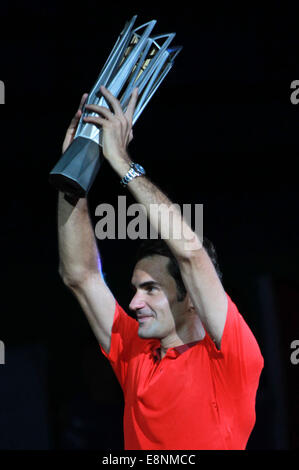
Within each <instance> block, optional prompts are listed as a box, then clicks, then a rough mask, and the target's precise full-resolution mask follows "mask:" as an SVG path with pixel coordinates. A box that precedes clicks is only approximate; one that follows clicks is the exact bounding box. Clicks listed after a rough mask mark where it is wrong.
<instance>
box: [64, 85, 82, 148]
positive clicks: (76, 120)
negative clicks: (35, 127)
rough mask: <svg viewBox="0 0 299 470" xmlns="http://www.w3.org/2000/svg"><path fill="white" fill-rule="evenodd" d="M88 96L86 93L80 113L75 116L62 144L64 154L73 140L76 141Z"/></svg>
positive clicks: (79, 109) (80, 106)
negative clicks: (77, 130)
mask: <svg viewBox="0 0 299 470" xmlns="http://www.w3.org/2000/svg"><path fill="white" fill-rule="evenodd" d="M87 96H88V93H84V94H83V95H82V98H81V101H80V105H79V108H78V111H77V112H76V114H75V116H74V117H73V119H72V120H71V122H70V125H69V127H68V130H67V131H66V134H65V138H64V141H63V144H62V153H64V152H65V151H66V149H67V148H68V147H69V146H70V145H71V143H72V142H73V139H74V137H75V133H76V129H77V126H78V123H79V120H80V117H81V115H82V109H83V106H84V103H85V101H86V98H87Z"/></svg>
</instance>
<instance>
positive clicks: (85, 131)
mask: <svg viewBox="0 0 299 470" xmlns="http://www.w3.org/2000/svg"><path fill="white" fill-rule="evenodd" d="M136 18H137V15H135V16H133V18H132V19H131V20H130V21H129V22H127V23H126V25H125V27H124V29H123V31H122V33H121V34H120V36H119V38H118V39H117V41H116V43H115V45H114V47H113V49H112V51H111V53H110V55H109V57H108V60H107V62H106V63H105V65H104V67H103V69H102V71H101V73H100V75H99V77H98V79H97V81H96V83H95V85H94V87H93V88H92V90H91V92H90V94H89V95H88V98H87V101H86V103H85V104H86V105H88V104H95V105H99V106H105V107H107V108H109V106H108V104H107V102H106V101H105V99H104V97H103V96H102V94H101V92H100V86H101V85H103V86H105V87H106V88H107V89H108V90H109V91H110V92H111V93H112V94H113V95H114V96H115V97H116V98H118V100H119V101H120V104H121V107H122V109H123V111H124V112H125V111H126V109H127V106H128V103H129V100H130V96H131V94H132V91H133V89H134V88H136V87H138V101H137V104H136V108H135V112H134V116H133V122H132V124H134V123H135V122H136V121H137V119H138V118H139V116H140V114H141V113H142V111H143V110H144V108H145V106H146V105H147V103H148V102H149V100H150V99H151V97H152V96H153V94H154V93H155V91H156V90H157V88H158V87H159V85H160V84H161V82H162V81H163V79H164V78H165V76H166V75H167V73H168V72H169V70H170V69H171V67H172V65H173V62H174V59H175V57H176V56H177V54H178V53H179V52H180V50H181V49H182V47H181V46H178V47H173V48H169V45H170V43H171V41H172V40H173V38H174V36H175V33H170V34H161V35H157V36H152V37H150V34H151V32H152V30H153V28H154V26H155V24H156V20H153V21H149V22H148V23H146V24H144V25H142V26H139V27H138V28H136V29H133V25H134V23H135V21H136ZM161 40H162V44H159V42H161ZM87 115H89V116H95V115H96V113H92V112H87V110H85V109H84V108H83V113H82V116H81V119H80V121H79V124H78V127H77V130H76V134H75V137H74V140H73V142H72V144H71V145H70V146H69V147H68V149H67V150H66V151H65V152H64V154H63V155H62V157H61V158H60V160H59V161H58V163H57V164H56V166H55V167H54V168H53V169H52V171H51V172H50V175H49V181H50V183H51V184H53V186H55V187H56V188H57V189H59V190H60V191H62V192H64V193H66V194H71V195H74V196H76V197H85V196H86V195H87V193H88V191H89V189H90V188H91V186H92V183H93V181H94V179H95V177H96V175H97V173H98V171H99V169H100V166H101V163H102V161H103V157H102V155H101V129H99V128H98V127H97V126H95V125H94V124H91V123H87V122H84V120H83V118H84V117H85V116H87Z"/></svg>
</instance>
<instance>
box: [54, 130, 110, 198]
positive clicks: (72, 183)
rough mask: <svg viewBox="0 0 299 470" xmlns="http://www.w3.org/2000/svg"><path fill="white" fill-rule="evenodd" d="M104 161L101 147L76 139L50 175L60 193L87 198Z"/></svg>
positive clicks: (91, 141)
mask: <svg viewBox="0 0 299 470" xmlns="http://www.w3.org/2000/svg"><path fill="white" fill-rule="evenodd" d="M102 161H103V156H102V153H101V149H100V146H99V145H98V144H97V143H96V142H94V141H93V140H91V139H86V138H84V137H76V138H75V139H74V140H73V142H72V143H71V145H70V146H69V147H68V148H67V150H66V151H65V152H64V154H63V155H62V157H61V158H60V160H59V161H58V163H57V164H56V165H55V167H54V168H53V170H52V171H51V172H50V175H49V182H50V183H51V184H52V185H53V186H54V187H55V188H56V189H58V190H59V191H61V192H63V193H65V194H70V195H73V196H76V197H85V196H86V195H87V193H88V191H89V189H90V187H91V186H92V183H93V181H94V179H95V177H96V175H97V173H98V171H99V169H100V166H101V164H102Z"/></svg>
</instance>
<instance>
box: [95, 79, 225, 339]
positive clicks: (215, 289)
mask: <svg viewBox="0 0 299 470" xmlns="http://www.w3.org/2000/svg"><path fill="white" fill-rule="evenodd" d="M102 93H103V95H104V96H105V98H106V100H107V101H108V102H109V103H110V105H111V107H112V109H113V112H111V111H110V110H108V109H107V108H103V107H99V106H94V105H90V106H89V108H90V109H91V110H92V111H95V112H97V113H98V114H99V117H97V116H93V117H87V118H86V121H88V122H93V123H95V124H97V125H99V126H102V128H103V134H104V142H105V144H106V147H105V149H104V156H105V157H106V158H107V160H108V161H109V162H110V164H111V166H112V168H113V169H114V170H115V171H116V172H117V173H118V175H119V177H120V179H121V178H123V177H124V175H125V174H126V173H127V171H128V170H129V168H130V163H131V159H130V156H129V154H128V153H127V150H126V146H125V145H124V136H126V135H127V134H128V129H129V128H130V122H131V120H132V116H133V112H134V106H135V103H136V101H137V93H136V91H135V92H134V93H133V95H132V98H131V101H130V104H129V106H128V110H127V112H126V113H123V112H122V110H121V107H120V104H119V102H118V100H117V99H116V98H115V97H114V96H113V95H112V94H111V93H110V92H109V91H108V90H106V89H104V88H102ZM128 189H129V190H130V191H131V193H132V194H133V196H134V197H135V199H136V200H137V201H138V202H139V203H140V204H142V205H143V206H144V207H145V209H146V213H147V215H148V217H149V220H150V223H151V225H152V226H153V227H154V228H155V229H156V231H157V232H159V233H160V234H161V236H162V237H163V238H165V241H166V243H167V244H168V246H169V248H170V249H171V251H172V252H173V254H174V255H175V257H176V258H177V261H178V263H179V266H180V270H181V274H182V278H183V281H184V284H185V286H186V289H187V291H188V293H189V295H190V297H191V300H192V303H193V305H194V307H195V310H196V311H197V313H198V315H199V317H200V319H201V321H202V322H203V324H204V326H205V328H206V329H207V331H208V333H209V334H210V336H211V337H212V339H213V340H214V341H215V343H216V345H217V347H218V348H220V345H221V338H222V333H223V330H224V325H225V320H226V313H227V297H226V293H225V290H224V288H223V286H222V284H221V281H220V279H219V277H218V275H217V272H216V270H215V268H214V265H213V263H212V261H211V259H210V257H209V256H208V253H207V252H206V250H205V249H204V248H203V245H202V243H201V241H200V239H199V238H198V236H197V235H196V233H195V232H193V231H192V229H191V228H190V227H189V225H188V224H187V222H186V221H185V220H184V219H183V218H182V215H181V213H180V211H179V210H177V209H173V204H172V203H171V201H169V199H168V198H167V197H166V196H165V195H164V194H163V192H162V191H161V190H160V189H159V188H158V187H157V186H156V185H154V184H153V183H152V182H151V181H150V180H149V179H148V178H147V177H145V176H142V177H137V178H134V179H133V180H132V181H130V183H129V184H128ZM153 204H155V205H159V206H160V209H161V210H159V211H152V210H150V208H151V206H152V205H153ZM170 214H171V215H170ZM170 220H172V222H171V224H172V229H171V226H170ZM177 233H182V234H183V235H184V237H181V238H179V239H178V238H177V237H174V236H173V234H177Z"/></svg>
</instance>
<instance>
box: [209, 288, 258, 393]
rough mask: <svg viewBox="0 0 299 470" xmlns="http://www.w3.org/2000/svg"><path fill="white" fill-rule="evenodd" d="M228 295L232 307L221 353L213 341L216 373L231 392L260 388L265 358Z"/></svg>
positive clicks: (228, 314)
mask: <svg viewBox="0 0 299 470" xmlns="http://www.w3.org/2000/svg"><path fill="white" fill-rule="evenodd" d="M226 295H227V300H228V307H227V316H226V322H225V326H224V330H223V335H222V339H221V347H220V351H218V350H217V348H216V346H215V345H214V343H213V342H212V340H210V348H211V352H212V356H213V358H214V359H215V360H214V361H213V365H214V368H215V371H214V372H216V376H217V377H218V379H219V380H220V381H222V382H225V383H226V384H229V388H230V389H231V391H242V390H246V389H247V388H248V386H249V387H250V386H253V387H254V388H256V387H257V385H258V381H259V378H260V374H261V371H262V369H263V366H264V360H263V356H262V354H261V351H260V348H259V346H258V343H257V341H256V339H255V337H254V335H253V333H252V331H251V330H250V328H249V326H248V325H247V323H246V322H245V320H244V318H243V317H242V315H241V314H240V313H239V311H238V309H237V307H236V305H235V304H234V303H233V302H232V300H231V298H230V297H229V295H228V294H226Z"/></svg>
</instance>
